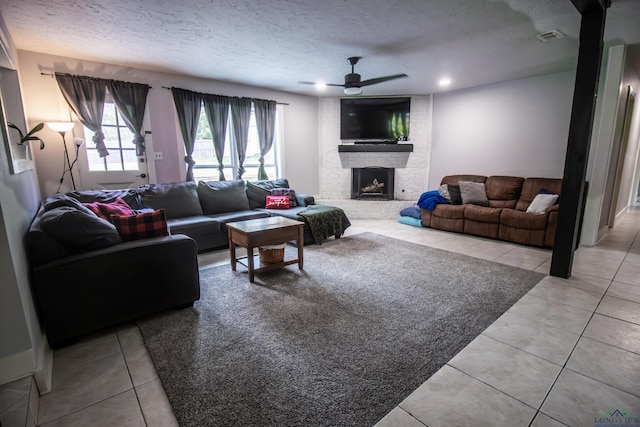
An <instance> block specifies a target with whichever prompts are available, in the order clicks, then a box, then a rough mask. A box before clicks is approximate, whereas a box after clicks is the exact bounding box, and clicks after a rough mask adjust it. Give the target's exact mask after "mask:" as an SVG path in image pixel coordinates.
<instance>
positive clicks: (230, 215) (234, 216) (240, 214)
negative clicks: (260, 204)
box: [209, 210, 288, 228]
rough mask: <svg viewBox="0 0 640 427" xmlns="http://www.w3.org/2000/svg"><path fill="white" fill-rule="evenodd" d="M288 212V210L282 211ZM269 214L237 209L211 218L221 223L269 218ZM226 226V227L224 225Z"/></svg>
mask: <svg viewBox="0 0 640 427" xmlns="http://www.w3.org/2000/svg"><path fill="white" fill-rule="evenodd" d="M282 212H288V211H282ZM269 216H270V215H269V214H268V213H266V212H263V211H254V210H247V211H236V212H225V213H221V214H215V215H210V216H209V217H210V218H213V219H215V220H216V221H218V222H220V223H221V224H226V223H228V222H236V221H246V220H249V219H258V218H269ZM223 228H224V227H223Z"/></svg>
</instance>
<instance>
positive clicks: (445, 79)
mask: <svg viewBox="0 0 640 427" xmlns="http://www.w3.org/2000/svg"><path fill="white" fill-rule="evenodd" d="M450 84H451V79H450V78H448V77H443V78H441V79H440V80H439V81H438V85H440V86H449V85H450Z"/></svg>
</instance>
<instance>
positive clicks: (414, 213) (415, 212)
mask: <svg viewBox="0 0 640 427" xmlns="http://www.w3.org/2000/svg"><path fill="white" fill-rule="evenodd" d="M400 216H410V217H411V218H416V219H422V210H421V209H420V208H419V207H418V206H409V207H408V208H404V209H402V210H401V211H400Z"/></svg>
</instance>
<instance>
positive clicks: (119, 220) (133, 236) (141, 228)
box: [111, 209, 169, 242]
mask: <svg viewBox="0 0 640 427" xmlns="http://www.w3.org/2000/svg"><path fill="white" fill-rule="evenodd" d="M111 221H112V222H113V225H115V227H116V229H117V230H118V234H120V237H122V240H124V241H127V242H128V241H131V240H140V239H150V238H152V237H163V236H168V235H169V229H168V227H167V218H166V217H165V213H164V209H158V210H155V211H153V212H148V213H140V214H136V215H126V216H125V215H111Z"/></svg>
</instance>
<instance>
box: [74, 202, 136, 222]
mask: <svg viewBox="0 0 640 427" xmlns="http://www.w3.org/2000/svg"><path fill="white" fill-rule="evenodd" d="M83 205H85V206H86V207H87V208H89V210H91V211H92V212H93V213H94V214H96V215H98V216H99V217H100V218H102V219H106V220H107V221H110V218H111V215H122V216H128V215H133V209H131V207H130V206H129V205H128V204H127V202H125V201H124V200H122V199H121V198H120V197H116V199H115V200H114V201H113V202H111V203H102V202H90V203H83Z"/></svg>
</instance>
